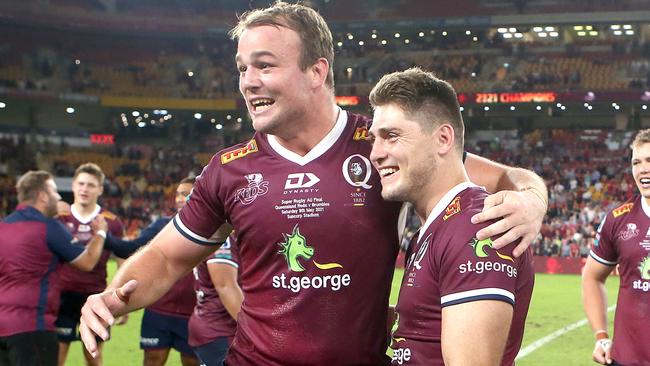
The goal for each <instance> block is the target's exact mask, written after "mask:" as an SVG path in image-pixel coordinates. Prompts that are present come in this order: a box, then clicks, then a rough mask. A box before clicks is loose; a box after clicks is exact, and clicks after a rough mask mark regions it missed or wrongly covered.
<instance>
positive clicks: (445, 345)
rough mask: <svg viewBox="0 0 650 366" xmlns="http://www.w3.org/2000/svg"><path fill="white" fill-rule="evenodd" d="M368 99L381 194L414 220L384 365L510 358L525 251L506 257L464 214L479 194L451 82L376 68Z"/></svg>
mask: <svg viewBox="0 0 650 366" xmlns="http://www.w3.org/2000/svg"><path fill="white" fill-rule="evenodd" d="M370 101H371V104H372V106H373V108H374V111H375V113H374V119H373V125H372V128H370V131H369V132H370V135H371V137H372V139H373V141H374V142H373V149H372V152H371V153H370V158H371V160H372V162H373V164H374V166H375V167H376V168H377V171H378V172H379V175H380V176H381V184H382V192H381V195H382V197H383V198H384V199H386V200H389V201H406V202H410V203H412V204H413V208H414V209H415V212H416V213H417V215H418V216H419V217H420V220H421V221H422V222H423V225H422V228H421V229H420V233H419V236H418V238H417V242H416V243H415V244H413V245H411V247H410V248H409V249H408V252H407V258H408V264H407V266H406V268H405V272H404V279H403V282H402V288H401V289H400V294H399V300H398V302H397V307H396V309H395V312H396V322H395V326H394V329H393V332H392V341H391V348H392V349H393V364H394V365H403V364H407V365H441V366H442V365H445V364H448V365H497V364H501V365H513V364H514V360H515V357H516V356H517V352H518V351H519V347H520V346H521V340H522V338H523V336H524V324H525V321H526V313H527V311H528V305H529V304H530V297H531V294H532V291H533V282H534V272H533V268H532V260H531V259H532V255H531V253H530V251H526V252H525V253H524V254H523V255H522V256H520V257H518V258H515V257H514V256H513V254H512V249H513V248H514V245H511V246H508V247H506V248H504V249H502V250H500V251H499V250H494V248H493V246H494V245H493V241H492V240H491V239H490V238H487V239H483V240H479V239H477V238H476V233H477V232H478V230H479V229H482V228H483V227H485V226H487V223H483V224H480V225H475V224H473V223H472V222H471V218H472V216H473V215H475V214H476V213H479V212H480V211H481V210H482V208H483V202H484V201H485V198H486V196H487V195H488V193H487V192H486V191H485V190H484V189H482V188H479V187H477V186H475V185H474V184H472V183H470V182H469V178H468V176H467V173H466V171H465V168H464V166H463V162H462V155H463V133H464V125H463V119H462V116H461V114H460V106H459V105H458V99H457V97H456V93H455V91H454V89H453V88H452V86H451V85H449V84H448V83H447V82H445V81H443V80H440V79H437V78H436V77H435V76H433V74H431V73H428V72H425V71H422V70H421V69H419V68H413V69H409V70H406V71H402V72H396V73H393V74H389V75H386V76H384V77H383V78H382V79H381V80H380V81H379V82H378V83H377V85H376V86H375V87H374V88H373V90H372V92H371V93H370ZM542 193H543V192H540V199H541V201H543V203H544V204H545V205H546V201H545V193H544V194H542ZM469 334H471V337H470V336H468V335H469ZM470 349H471V351H468V350H470Z"/></svg>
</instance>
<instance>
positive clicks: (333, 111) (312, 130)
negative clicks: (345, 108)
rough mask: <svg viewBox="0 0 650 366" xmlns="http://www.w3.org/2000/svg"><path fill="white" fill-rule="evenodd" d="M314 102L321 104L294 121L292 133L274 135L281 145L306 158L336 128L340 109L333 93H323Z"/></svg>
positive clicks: (314, 105)
mask: <svg viewBox="0 0 650 366" xmlns="http://www.w3.org/2000/svg"><path fill="white" fill-rule="evenodd" d="M314 100H319V101H320V102H316V103H313V106H310V107H309V110H308V111H307V112H306V113H305V114H304V115H303V116H301V117H300V119H299V120H296V121H294V123H293V124H292V126H293V127H294V128H292V129H291V131H288V132H287V133H282V134H274V136H275V137H276V139H277V141H278V143H279V144H280V145H282V146H283V147H284V148H286V149H287V150H290V151H292V152H294V153H296V154H298V155H300V156H305V155H306V154H307V153H308V152H310V151H311V149H313V148H314V146H316V145H317V144H318V143H319V142H321V141H322V140H323V138H325V136H327V134H328V133H329V132H330V131H331V130H332V128H334V125H335V124H336V120H337V118H338V113H339V108H338V107H337V106H336V101H335V99H334V95H333V94H332V93H331V92H328V93H327V94H325V93H323V94H321V95H319V96H318V97H315V98H314Z"/></svg>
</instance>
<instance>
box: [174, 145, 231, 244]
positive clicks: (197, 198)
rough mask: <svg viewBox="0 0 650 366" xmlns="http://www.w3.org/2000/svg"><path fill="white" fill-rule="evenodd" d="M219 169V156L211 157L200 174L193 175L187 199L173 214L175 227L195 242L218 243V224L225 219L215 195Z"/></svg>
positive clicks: (221, 206) (218, 181) (219, 200)
mask: <svg viewBox="0 0 650 366" xmlns="http://www.w3.org/2000/svg"><path fill="white" fill-rule="evenodd" d="M221 169H222V167H221V164H220V162H219V159H215V158H214V157H213V159H212V160H211V161H210V164H208V165H207V166H206V167H205V168H203V172H202V173H201V175H199V176H198V177H196V181H195V183H194V187H193V188H192V192H191V193H190V195H189V198H188V201H187V203H186V204H185V206H184V207H183V208H182V209H181V210H180V212H179V213H178V214H177V215H176V216H174V218H173V222H174V226H175V227H176V229H177V230H178V231H179V232H180V233H181V234H182V235H183V236H185V237H186V238H187V239H189V240H191V241H193V242H195V243H197V244H202V245H215V244H219V243H221V241H219V238H218V237H216V234H217V232H218V230H219V228H220V227H221V225H222V224H223V223H224V222H225V221H226V220H225V212H224V211H225V210H224V205H223V202H222V200H221V199H220V197H219V196H218V192H219V188H220V187H219V184H220V179H219V171H220V170H221ZM222 240H223V239H222Z"/></svg>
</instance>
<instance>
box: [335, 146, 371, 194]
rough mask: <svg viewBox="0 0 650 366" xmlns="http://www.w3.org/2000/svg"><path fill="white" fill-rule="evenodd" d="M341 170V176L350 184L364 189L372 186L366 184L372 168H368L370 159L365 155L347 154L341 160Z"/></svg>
mask: <svg viewBox="0 0 650 366" xmlns="http://www.w3.org/2000/svg"><path fill="white" fill-rule="evenodd" d="M342 171H343V177H344V178H345V180H346V182H348V183H350V185H352V186H354V187H363V188H365V189H370V188H372V186H371V185H369V184H368V181H369V180H370V176H371V175H372V169H371V168H370V160H368V159H367V158H366V157H365V156H363V155H359V154H354V155H351V156H349V157H348V158H347V159H345V161H344V162H343V166H342Z"/></svg>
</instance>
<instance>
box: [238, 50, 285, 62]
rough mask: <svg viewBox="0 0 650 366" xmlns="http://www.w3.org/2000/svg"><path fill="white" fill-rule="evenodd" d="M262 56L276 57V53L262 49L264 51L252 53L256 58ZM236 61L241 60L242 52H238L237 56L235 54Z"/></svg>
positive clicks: (252, 56)
mask: <svg viewBox="0 0 650 366" xmlns="http://www.w3.org/2000/svg"><path fill="white" fill-rule="evenodd" d="M262 56H271V57H274V58H275V54H274V53H273V52H271V51H266V50H262V51H254V52H253V53H252V54H251V59H253V60H255V59H258V58H260V57H262ZM235 61H237V62H240V61H241V55H240V54H237V56H235Z"/></svg>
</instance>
